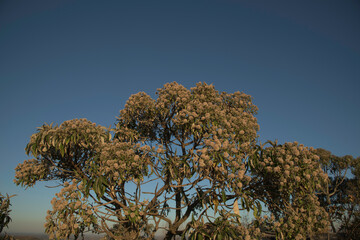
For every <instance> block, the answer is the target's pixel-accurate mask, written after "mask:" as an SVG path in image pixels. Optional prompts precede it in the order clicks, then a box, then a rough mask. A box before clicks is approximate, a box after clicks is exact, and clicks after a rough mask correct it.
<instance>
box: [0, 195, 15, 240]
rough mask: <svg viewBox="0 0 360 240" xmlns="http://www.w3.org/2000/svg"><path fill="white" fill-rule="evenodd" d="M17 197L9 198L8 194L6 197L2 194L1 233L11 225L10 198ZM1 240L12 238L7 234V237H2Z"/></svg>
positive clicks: (0, 200) (0, 198)
mask: <svg viewBox="0 0 360 240" xmlns="http://www.w3.org/2000/svg"><path fill="white" fill-rule="evenodd" d="M14 196H15V195H12V196H9V195H8V194H6V197H5V196H4V195H2V194H1V193H0V233H2V232H3V230H4V228H6V227H8V225H9V223H10V222H11V217H10V212H11V210H10V206H11V204H10V198H12V197H14ZM0 238H1V239H12V237H11V236H8V235H7V234H5V236H3V237H0Z"/></svg>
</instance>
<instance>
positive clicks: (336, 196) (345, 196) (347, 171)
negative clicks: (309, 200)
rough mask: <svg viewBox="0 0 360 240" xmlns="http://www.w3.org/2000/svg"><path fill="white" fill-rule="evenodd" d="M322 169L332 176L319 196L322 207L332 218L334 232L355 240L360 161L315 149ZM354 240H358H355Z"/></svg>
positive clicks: (330, 218) (359, 197)
mask: <svg viewBox="0 0 360 240" xmlns="http://www.w3.org/2000/svg"><path fill="white" fill-rule="evenodd" d="M316 154H317V155H318V156H319V157H320V164H321V168H322V169H323V171H324V172H326V173H327V174H328V175H329V181H328V182H326V183H325V185H324V187H323V190H322V191H321V192H320V193H319V194H318V197H319V200H320V203H321V206H323V207H324V208H325V210H326V211H327V212H328V214H329V223H330V226H331V231H332V232H333V233H335V234H337V235H338V236H339V235H343V236H344V237H345V238H346V239H356V237H355V236H356V235H358V234H360V233H359V231H357V234H355V232H356V229H358V228H359V225H358V224H359V223H360V221H359V213H360V211H359V206H360V205H359V204H360V193H359V187H360V184H359V179H360V178H359V177H360V164H359V158H358V159H355V158H354V157H352V156H350V155H346V156H343V157H339V156H335V155H333V154H332V153H331V152H330V151H327V150H325V149H321V148H319V149H316ZM354 237H355V238H354Z"/></svg>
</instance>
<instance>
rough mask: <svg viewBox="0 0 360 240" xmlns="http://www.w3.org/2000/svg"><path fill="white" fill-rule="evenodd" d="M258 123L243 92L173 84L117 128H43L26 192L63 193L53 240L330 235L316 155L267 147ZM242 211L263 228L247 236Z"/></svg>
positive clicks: (19, 176)
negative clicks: (51, 187)
mask: <svg viewBox="0 0 360 240" xmlns="http://www.w3.org/2000/svg"><path fill="white" fill-rule="evenodd" d="M256 112H257V107H256V106H255V105H254V104H253V103H252V99H251V97H250V96H249V95H246V94H244V93H240V92H236V93H233V94H229V93H226V92H221V93H220V92H218V91H216V90H215V88H214V87H213V86H212V85H207V84H205V83H199V84H197V85H196V87H193V88H191V89H186V88H185V87H183V86H182V85H179V84H177V83H175V82H174V83H170V84H165V86H164V87H163V88H161V89H158V91H157V99H152V98H151V97H150V96H149V95H147V94H146V93H143V92H140V93H138V94H135V95H132V96H131V97H130V98H129V100H128V101H127V102H126V105H125V108H124V109H123V110H121V111H120V115H119V117H118V120H117V124H116V127H115V128H114V129H106V128H104V127H101V126H98V125H96V124H94V123H91V122H90V121H88V120H86V119H79V120H78V119H75V120H70V121H65V122H64V123H62V124H61V125H60V126H52V125H47V124H45V125H43V126H42V127H40V128H39V130H38V132H37V133H35V134H34V135H32V136H31V139H30V142H29V144H28V145H27V147H26V152H27V153H28V154H32V155H33V156H34V159H31V160H27V161H25V162H24V163H22V164H19V165H18V167H17V168H16V176H15V182H16V183H17V184H18V185H22V186H33V185H34V184H35V183H36V182H37V181H49V180H56V181H58V182H60V183H61V184H62V185H63V189H62V190H61V191H60V193H58V194H57V195H56V197H55V198H54V199H53V201H52V205H53V209H52V210H50V211H48V216H47V223H46V232H47V233H49V235H50V238H51V239H54V238H61V239H63V238H68V237H69V236H70V235H74V236H75V237H77V236H79V234H81V233H82V232H84V231H85V230H86V229H89V230H92V231H95V232H98V233H101V232H104V233H106V234H107V235H108V236H109V237H110V238H113V239H139V238H144V239H152V238H153V237H154V235H155V233H156V232H157V231H158V230H161V229H163V230H165V231H166V235H165V239H174V237H175V236H183V237H185V236H190V238H192V239H202V238H210V239H217V238H219V239H221V238H223V239H230V238H239V237H240V238H241V237H242V238H244V239H250V236H251V237H252V238H260V237H261V234H262V233H263V231H264V227H265V228H266V230H269V231H275V232H276V234H277V238H278V239H290V238H294V239H295V238H296V239H305V237H306V235H307V234H309V233H310V234H312V233H315V232H317V231H319V230H321V229H322V228H323V227H325V226H326V225H327V221H326V219H327V216H326V213H325V212H324V210H323V208H321V207H319V203H318V200H317V198H316V196H315V192H316V189H317V188H320V187H321V183H322V182H324V181H327V176H326V175H325V174H324V173H323V172H322V170H321V169H320V167H319V163H318V157H317V156H316V155H315V154H314V153H313V150H312V149H308V148H306V147H304V146H302V145H298V144H297V143H288V144H285V145H277V144H276V143H271V144H270V145H271V146H270V147H267V148H264V146H262V145H259V144H258V142H257V137H258V136H257V131H258V129H259V125H258V124H257V120H256V118H255V116H254V115H255V114H256ZM290 172H291V174H290ZM240 211H253V212H254V219H255V221H254V222H253V224H251V225H250V226H243V225H242V224H241V216H240ZM314 212H315V213H317V215H316V216H314V215H313V213H314ZM113 224H115V225H114V226H115V228H117V229H121V233H120V234H119V231H116V229H114V227H113Z"/></svg>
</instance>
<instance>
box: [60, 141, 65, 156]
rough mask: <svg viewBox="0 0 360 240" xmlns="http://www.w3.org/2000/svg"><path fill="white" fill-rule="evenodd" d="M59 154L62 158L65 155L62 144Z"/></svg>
mask: <svg viewBox="0 0 360 240" xmlns="http://www.w3.org/2000/svg"><path fill="white" fill-rule="evenodd" d="M60 153H61V156H62V157H64V155H65V147H64V145H63V144H62V143H60Z"/></svg>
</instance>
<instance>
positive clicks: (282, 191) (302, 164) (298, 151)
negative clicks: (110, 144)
mask: <svg viewBox="0 0 360 240" xmlns="http://www.w3.org/2000/svg"><path fill="white" fill-rule="evenodd" d="M260 159H261V161H259V162H258V169H257V170H258V176H260V177H262V181H263V185H264V186H266V187H265V189H266V190H265V191H264V194H265V197H266V198H268V199H269V200H271V201H268V208H269V209H270V210H271V211H272V212H273V213H274V214H275V215H276V221H275V222H273V226H274V230H275V231H276V232H277V233H278V235H279V236H280V239H289V238H295V239H305V238H306V236H307V235H308V234H309V235H311V234H313V233H315V232H318V231H320V230H322V229H323V228H325V227H326V226H327V213H326V211H325V209H324V208H322V207H320V203H319V201H318V198H317V196H316V191H317V190H319V188H320V187H321V185H322V183H324V182H326V181H328V177H327V175H326V174H325V173H324V172H323V171H322V170H321V168H320V165H319V161H318V160H319V157H318V156H317V155H316V154H314V151H313V149H312V148H310V149H309V148H306V147H304V146H303V145H301V144H300V145H299V144H298V143H297V142H294V143H285V144H284V145H276V144H274V145H273V146H271V147H268V148H265V149H263V151H262V152H261V157H260Z"/></svg>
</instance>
